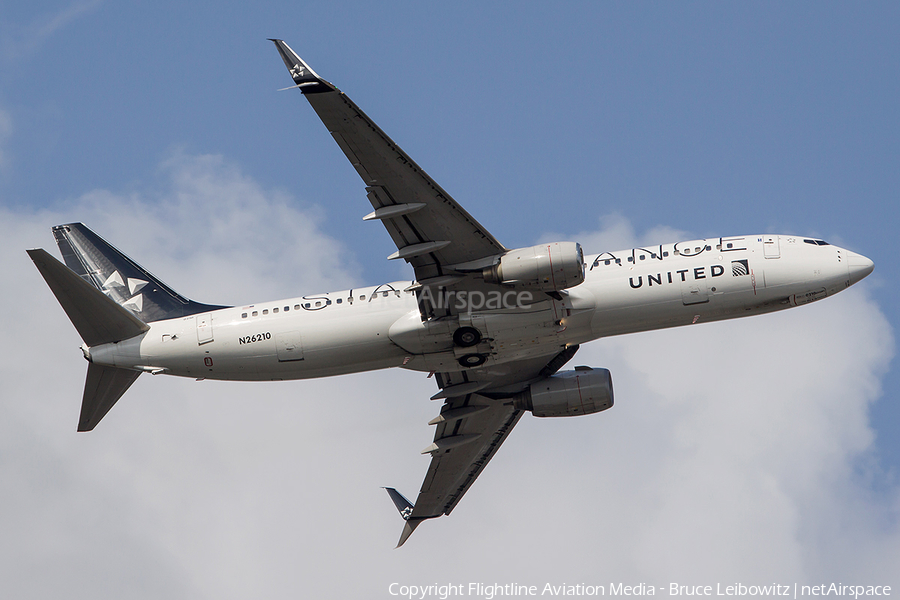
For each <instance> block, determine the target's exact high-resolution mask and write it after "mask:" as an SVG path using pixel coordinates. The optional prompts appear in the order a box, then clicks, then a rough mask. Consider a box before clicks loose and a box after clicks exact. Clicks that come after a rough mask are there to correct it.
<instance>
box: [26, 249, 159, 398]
mask: <svg viewBox="0 0 900 600" xmlns="http://www.w3.org/2000/svg"><path fill="white" fill-rule="evenodd" d="M27 252H28V256H30V257H31V260H33V261H34V264H35V266H36V267H37V268H38V271H40V272H41V275H42V276H43V277H44V281H46V282H47V285H49V286H50V290H51V291H52V292H53V294H54V295H55V296H56V299H57V300H59V303H60V304H61V305H62V307H63V310H65V311H66V314H67V315H68V316H69V320H70V321H72V324H73V325H74V326H75V329H77V330H78V333H79V335H81V339H83V340H84V343H85V344H87V345H88V346H89V347H90V346H98V345H100V344H107V343H110V342H120V341H122V340H127V339H129V338H133V337H134V336H136V335H140V334H141V333H143V332H145V331H147V330H148V329H150V327H149V326H148V325H147V324H146V323H144V322H143V321H141V320H140V319H139V318H137V317H136V316H134V314H132V313H131V312H129V311H128V310H127V309H125V308H123V307H122V306H120V305H119V304H116V302H115V301H114V300H112V299H111V298H110V297H109V296H107V295H106V294H104V293H103V292H101V291H100V290H98V289H97V288H95V287H94V286H92V285H91V284H89V283H88V282H87V281H85V280H84V279H82V278H81V277H79V276H78V275H77V274H76V273H74V272H72V270H71V269H69V268H67V267H66V266H65V265H64V264H62V263H61V262H59V261H58V260H56V259H55V258H53V257H52V256H50V254H49V253H47V251H46V250H44V249H42V248H35V249H33V250H28V251H27ZM123 391H124V390H123Z"/></svg>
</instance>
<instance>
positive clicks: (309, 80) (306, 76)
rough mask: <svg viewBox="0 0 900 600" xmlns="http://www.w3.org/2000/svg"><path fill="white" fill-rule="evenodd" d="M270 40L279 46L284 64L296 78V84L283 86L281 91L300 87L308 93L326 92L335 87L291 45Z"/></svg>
mask: <svg viewBox="0 0 900 600" xmlns="http://www.w3.org/2000/svg"><path fill="white" fill-rule="evenodd" d="M269 41H270V42H272V43H273V44H275V47H276V48H278V54H280V55H281V60H283V61H284V66H286V67H287V68H288V71H290V72H291V78H292V79H293V80H294V85H292V86H290V87H286V88H282V89H281V90H279V91H284V90H290V89H293V88H300V91H302V92H303V93H304V94H306V93H309V92H324V91H329V90H333V89H335V88H334V86H333V85H331V84H330V83H328V82H327V81H325V80H324V79H322V78H321V77H319V75H318V74H317V73H316V72H315V71H313V70H312V69H311V68H310V66H309V65H308V64H306V61H304V60H303V59H302V58H300V57H299V56H298V55H297V53H296V52H294V51H293V50H292V49H291V47H290V46H288V45H287V44H286V43H284V41H283V40H278V39H273V38H269Z"/></svg>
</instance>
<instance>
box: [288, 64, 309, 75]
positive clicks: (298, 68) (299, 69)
mask: <svg viewBox="0 0 900 600" xmlns="http://www.w3.org/2000/svg"><path fill="white" fill-rule="evenodd" d="M304 75H306V68H304V67H303V66H302V65H301V64H300V63H297V64H296V65H294V67H293V68H292V69H291V77H293V78H294V79H297V78H298V77H303V76H304Z"/></svg>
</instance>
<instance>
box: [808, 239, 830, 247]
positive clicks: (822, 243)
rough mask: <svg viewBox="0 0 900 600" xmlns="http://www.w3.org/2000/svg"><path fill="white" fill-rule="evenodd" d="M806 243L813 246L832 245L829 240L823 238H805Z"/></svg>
mask: <svg viewBox="0 0 900 600" xmlns="http://www.w3.org/2000/svg"><path fill="white" fill-rule="evenodd" d="M803 242H804V243H805V244H812V245H813V246H830V245H831V244H829V243H828V242H825V241H822V240H803Z"/></svg>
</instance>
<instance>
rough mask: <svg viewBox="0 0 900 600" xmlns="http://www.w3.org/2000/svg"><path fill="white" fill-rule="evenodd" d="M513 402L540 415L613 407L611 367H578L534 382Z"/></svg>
mask: <svg viewBox="0 0 900 600" xmlns="http://www.w3.org/2000/svg"><path fill="white" fill-rule="evenodd" d="M513 402H514V404H515V407H516V408H518V409H521V410H530V411H531V413H532V414H533V415H534V416H536V417H574V416H578V415H589V414H592V413H596V412H600V411H601V410H606V409H607V408H611V407H612V405H613V386H612V376H611V375H610V373H609V370H608V369H592V368H590V367H575V370H574V371H563V372H562V373H557V374H556V375H551V376H550V377H547V378H546V379H541V380H540V381H538V382H536V383H532V384H531V385H530V386H528V389H527V390H525V391H524V392H522V393H521V394H519V395H517V396H516V397H515V399H514V401H513Z"/></svg>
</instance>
